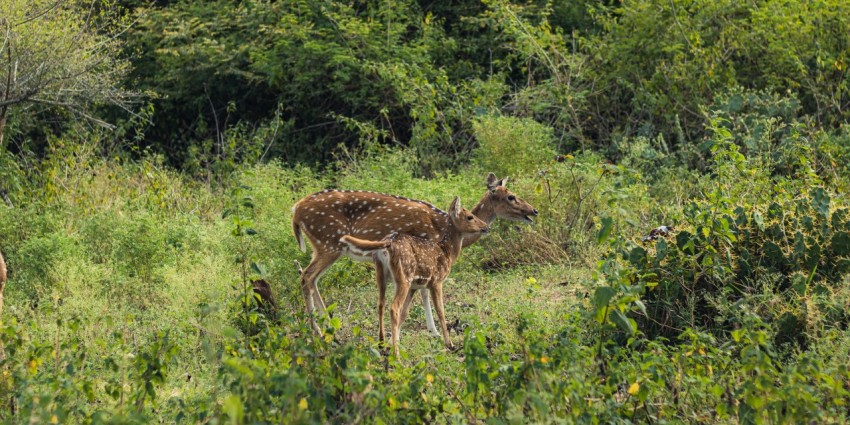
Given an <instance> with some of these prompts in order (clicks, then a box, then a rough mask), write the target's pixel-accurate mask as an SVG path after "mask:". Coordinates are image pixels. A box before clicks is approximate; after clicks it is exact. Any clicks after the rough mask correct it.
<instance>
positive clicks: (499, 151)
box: [472, 116, 556, 177]
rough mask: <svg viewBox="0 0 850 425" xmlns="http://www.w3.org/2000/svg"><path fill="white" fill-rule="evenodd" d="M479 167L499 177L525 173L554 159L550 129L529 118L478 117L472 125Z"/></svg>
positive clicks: (539, 168)
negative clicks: (476, 143) (476, 142)
mask: <svg viewBox="0 0 850 425" xmlns="http://www.w3.org/2000/svg"><path fill="white" fill-rule="evenodd" d="M472 128H473V130H474V131H475V139H476V140H477V141H478V148H477V149H476V150H475V160H476V163H477V164H478V166H479V167H481V168H482V169H485V170H490V171H492V172H494V173H496V175H497V176H499V177H502V176H504V177H519V176H527V175H530V174H532V173H534V172H537V171H538V170H542V169H544V168H546V166H547V165H548V164H549V163H550V162H551V161H552V160H553V159H554V158H555V154H556V152H555V150H554V149H553V148H552V137H553V136H552V129H551V128H549V127H546V126H544V125H542V124H539V123H537V122H535V121H534V120H531V119H528V118H512V117H492V116H485V117H480V118H478V119H477V120H476V121H475V122H474V124H473V127H472Z"/></svg>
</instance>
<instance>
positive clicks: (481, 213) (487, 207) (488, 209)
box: [463, 193, 496, 247]
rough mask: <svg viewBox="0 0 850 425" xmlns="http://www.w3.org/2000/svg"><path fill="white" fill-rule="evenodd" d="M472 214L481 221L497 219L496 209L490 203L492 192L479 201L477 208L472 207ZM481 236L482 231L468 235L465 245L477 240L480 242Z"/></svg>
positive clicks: (464, 239) (465, 238) (488, 221)
mask: <svg viewBox="0 0 850 425" xmlns="http://www.w3.org/2000/svg"><path fill="white" fill-rule="evenodd" d="M472 214H473V215H475V216H476V217H478V218H479V219H481V221H483V222H485V223H487V224H490V223H492V222H493V220H495V219H496V211H494V210H493V206H492V205H491V204H490V194H489V193H487V194H485V195H484V197H483V198H481V200H480V201H478V204H477V205H475V208H473V209H472ZM480 238H481V233H475V234H472V235H466V236H464V237H463V247H467V246H470V245H472V244H474V243H475V242H478V239H480Z"/></svg>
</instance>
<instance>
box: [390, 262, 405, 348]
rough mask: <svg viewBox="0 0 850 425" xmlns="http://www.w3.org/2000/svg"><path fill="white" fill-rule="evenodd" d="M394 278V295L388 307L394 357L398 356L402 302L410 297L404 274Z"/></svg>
mask: <svg viewBox="0 0 850 425" xmlns="http://www.w3.org/2000/svg"><path fill="white" fill-rule="evenodd" d="M393 279H394V280H395V284H396V287H395V296H394V297H393V305H392V306H391V307H390V318H391V320H392V333H393V334H392V341H393V348H394V349H395V355H396V357H400V353H399V349H398V339H399V333H400V331H401V321H402V318H401V315H402V311H403V310H404V303H405V301H406V300H407V298H409V297H410V283H409V282H407V279H405V278H404V276H398V275H395V276H393Z"/></svg>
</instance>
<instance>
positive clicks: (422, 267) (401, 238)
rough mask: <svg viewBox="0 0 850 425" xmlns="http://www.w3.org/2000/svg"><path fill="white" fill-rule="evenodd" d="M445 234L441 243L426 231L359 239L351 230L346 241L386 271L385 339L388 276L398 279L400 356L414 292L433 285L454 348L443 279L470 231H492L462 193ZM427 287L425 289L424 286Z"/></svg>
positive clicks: (382, 282) (395, 332)
mask: <svg viewBox="0 0 850 425" xmlns="http://www.w3.org/2000/svg"><path fill="white" fill-rule="evenodd" d="M447 223H448V225H447V226H446V230H445V233H444V234H443V235H442V237H441V239H440V241H439V242H434V241H432V240H430V239H427V238H425V237H420V236H411V235H405V234H398V233H393V234H391V235H389V236H387V237H385V238H383V239H381V240H380V241H370V240H364V239H359V238H356V237H354V236H350V235H345V236H343V237H342V238H340V242H342V243H344V244H346V245H347V246H348V250H349V251H351V252H353V253H356V254H357V255H361V256H372V257H373V258H374V262H375V268H376V269H377V270H380V271H381V272H380V273H379V275H383V276H384V278H383V279H379V280H378V339H379V341H381V342H383V341H384V301H385V294H386V289H387V288H386V278H389V280H392V281H393V282H395V285H396V289H395V296H393V303H392V306H391V307H390V320H391V322H392V335H391V338H392V345H393V349H394V350H395V354H396V356H398V355H399V349H398V340H399V335H400V329H401V324H402V322H404V320H405V319H406V318H407V313H408V311H409V309H410V301H411V300H412V299H413V294H415V293H416V291H418V290H420V289H427V290H428V292H430V294H431V298H433V300H434V305H435V306H436V307H437V318H438V319H439V320H440V329H441V330H442V336H443V342H444V343H445V344H446V347H448V348H452V347H453V345H452V341H451V338H449V330H448V328H447V327H446V314H445V311H444V310H443V281H444V280H446V277H447V276H448V275H449V272H451V270H452V265H454V263H455V261H457V257H458V255H460V250H461V247H462V245H463V240H464V238H465V237H468V236H477V237H480V236H481V235H482V234H484V233H487V232H488V231H489V229H490V228H489V226H488V225H487V223H485V222H484V221H483V220H481V219H479V218H478V217H475V216H474V215H473V214H472V212H471V211H469V210H467V209H465V208H463V207H461V205H460V198H455V199H454V201H452V204H451V206H450V207H449V212H448V216H447ZM423 292H425V291H423Z"/></svg>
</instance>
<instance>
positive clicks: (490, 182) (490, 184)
mask: <svg viewBox="0 0 850 425" xmlns="http://www.w3.org/2000/svg"><path fill="white" fill-rule="evenodd" d="M496 180H498V178H496V175H495V174H493V173H489V174H487V189H490V190H493V189H495V188H496V187H497V186H499V183H498V182H497V181H496Z"/></svg>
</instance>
